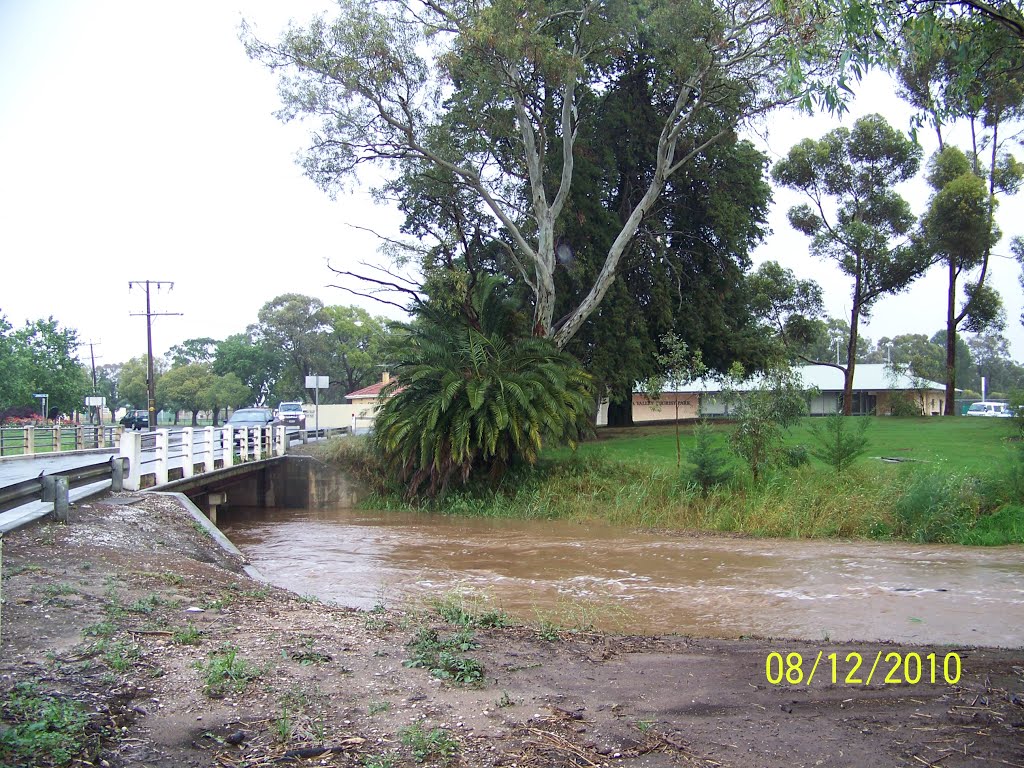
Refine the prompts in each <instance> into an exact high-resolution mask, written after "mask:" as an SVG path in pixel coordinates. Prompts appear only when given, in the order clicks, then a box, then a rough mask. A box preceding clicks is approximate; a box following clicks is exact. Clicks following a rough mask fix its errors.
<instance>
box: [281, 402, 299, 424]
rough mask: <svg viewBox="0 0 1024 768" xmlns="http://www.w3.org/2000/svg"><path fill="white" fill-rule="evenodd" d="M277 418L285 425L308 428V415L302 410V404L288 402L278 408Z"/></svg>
mask: <svg viewBox="0 0 1024 768" xmlns="http://www.w3.org/2000/svg"><path fill="white" fill-rule="evenodd" d="M277 418H278V420H279V421H281V422H282V423H284V424H288V425H291V424H294V425H297V426H298V427H299V429H305V428H306V414H305V412H304V411H303V410H302V403H299V402H286V403H281V404H280V405H278V406H277Z"/></svg>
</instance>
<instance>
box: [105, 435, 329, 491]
mask: <svg viewBox="0 0 1024 768" xmlns="http://www.w3.org/2000/svg"><path fill="white" fill-rule="evenodd" d="M348 431H349V430H348V427H343V428H341V429H321V430H320V432H319V433H317V432H315V431H314V430H309V431H307V430H299V429H295V428H294V427H286V426H283V425H277V426H271V427H249V428H244V427H243V428H240V429H233V428H232V427H196V428H193V427H183V428H174V429H157V430H155V431H154V432H132V431H126V432H124V433H123V434H122V435H121V456H127V457H128V459H129V471H128V475H127V476H126V477H125V479H124V487H125V489H126V490H130V491H137V490H139V489H140V488H142V487H143V485H144V483H143V478H144V477H150V476H151V477H152V478H153V480H152V482H146V483H145V486H146V487H150V486H153V485H164V484H165V483H167V482H169V480H170V476H171V473H172V472H174V474H175V475H176V477H175V479H179V477H180V478H186V477H192V476H194V475H196V474H198V473H203V472H213V471H214V470H215V469H225V468H227V467H231V466H233V465H235V464H238V463H242V462H247V461H259V460H260V459H268V458H270V457H272V456H283V455H284V454H285V453H287V452H288V447H289V445H291V444H292V443H293V442H302V443H305V442H306V441H307V440H309V439H317V438H318V437H327V436H330V435H331V434H342V433H346V432H348ZM179 469H180V470H181V472H180V475H179V474H178V473H177V472H176V471H175V470H179Z"/></svg>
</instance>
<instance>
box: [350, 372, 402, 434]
mask: <svg viewBox="0 0 1024 768" xmlns="http://www.w3.org/2000/svg"><path fill="white" fill-rule="evenodd" d="M390 381H391V375H390V374H389V373H387V371H385V372H384V374H383V375H382V376H381V379H380V381H378V382H377V383H376V384H371V385H370V386H368V387H363V388H362V389H357V390H356V391H355V392H349V393H348V394H347V395H345V397H346V398H347V399H348V400H350V401H351V402H352V431H353V432H356V431H358V430H360V429H365V428H367V427H369V426H372V422H373V420H374V419H375V418H376V417H377V411H379V410H380V409H381V406H383V405H384V402H385V401H386V400H387V398H384V397H381V395H380V391H381V390H382V389H384V387H385V386H386V385H387V384H388V383H389V382H390Z"/></svg>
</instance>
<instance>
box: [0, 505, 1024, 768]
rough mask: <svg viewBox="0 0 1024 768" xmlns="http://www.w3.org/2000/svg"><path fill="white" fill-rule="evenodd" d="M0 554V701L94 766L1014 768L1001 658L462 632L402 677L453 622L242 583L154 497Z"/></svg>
mask: <svg viewBox="0 0 1024 768" xmlns="http://www.w3.org/2000/svg"><path fill="white" fill-rule="evenodd" d="M3 556H4V561H3V577H4V580H3V600H4V605H3V635H2V641H0V692H2V695H3V696H4V697H5V698H7V697H8V695H9V693H10V691H11V690H12V688H13V687H14V685H15V684H17V683H22V682H33V683H34V685H35V687H36V690H37V691H38V692H40V695H45V696H47V697H50V696H52V697H57V698H60V699H63V700H65V701H77V702H80V704H81V706H82V708H83V709H84V710H85V711H87V712H88V713H90V714H89V739H88V742H87V744H86V746H87V747H88V748H89V750H90V751H89V754H88V760H89V762H90V763H92V764H94V765H108V766H168V767H169V766H212V765H216V766H243V765H244V766H269V765H288V764H304V765H338V766H369V765H377V766H387V765H390V766H413V765H442V764H447V765H462V766H491V765H494V766H501V765H508V766H512V765H516V766H563V765H564V766H579V765H609V766H616V765H621V766H670V765H686V766H693V765H702V766H719V765H723V766H737V767H738V766H800V765H836V766H903V765H906V766H920V765H923V764H929V765H931V764H936V763H938V764H940V765H942V766H945V767H946V768H949V767H950V766H968V765H970V766H977V765H986V764H988V765H1022V764H1024V761H1022V760H1021V757H1020V755H1021V752H1022V744H1024V659H1022V654H1021V652H1020V651H1018V650H998V649H985V648H971V647H969V646H960V645H955V646H943V647H932V646H929V645H927V644H925V643H924V642H920V643H915V644H913V645H909V646H895V645H879V644H876V643H837V642H834V641H825V640H824V639H823V640H821V641H819V642H801V641H786V640H727V639H704V640H695V639H689V638H686V637H669V636H664V637H623V636H606V635H601V634H597V633H569V632H562V633H555V634H551V633H550V632H544V633H540V632H537V631H534V630H531V629H525V628H509V629H479V628H477V629H472V630H471V632H472V639H471V640H469V641H468V642H464V643H463V645H469V646H474V645H475V646H476V647H469V648H462V647H461V646H460V647H459V648H458V649H456V651H455V653H456V654H457V655H460V656H465V657H467V658H472V659H474V660H476V661H477V662H478V663H479V664H481V665H482V667H483V682H482V684H481V685H480V686H479V687H475V688H463V687H458V686H454V685H451V684H449V683H446V682H442V681H440V680H438V679H437V678H434V677H432V676H431V674H430V672H429V670H428V669H425V668H413V667H409V666H406V665H405V664H403V662H405V661H407V660H409V659H410V658H412V657H413V656H414V654H415V653H417V651H416V650H415V649H414V648H413V647H411V646H410V642H411V641H413V640H415V639H417V638H419V639H420V640H421V641H422V639H423V638H424V637H428V636H430V633H431V632H433V633H434V635H433V636H434V637H435V638H437V639H438V640H440V641H444V640H446V639H447V638H450V637H451V636H453V635H454V634H456V632H457V631H458V630H459V629H460V628H458V627H452V626H448V625H445V624H444V623H443V622H441V621H440V620H439V619H438V618H437V617H436V616H434V615H430V614H428V613H426V612H423V611H416V610H411V609H410V610H391V609H389V610H385V611H381V612H369V611H354V610H349V609H344V608H338V607H332V606H330V605H327V604H323V603H319V602H311V601H309V600H308V599H304V598H302V597H300V596H299V595H297V594H295V593H293V592H288V591H285V590H281V589H278V588H275V587H272V586H269V585H266V584H261V583H259V582H256V581H253V580H251V579H249V578H248V577H246V576H245V575H244V574H243V573H242V572H241V566H242V563H240V562H239V561H238V560H236V559H234V558H232V557H230V556H228V555H226V554H225V553H224V552H223V551H221V550H220V549H219V548H218V547H216V546H215V545H214V544H213V541H212V539H210V538H209V536H208V535H207V534H206V533H204V532H203V531H202V530H201V529H200V528H199V527H198V526H196V525H195V522H194V520H193V518H192V517H191V516H190V515H189V514H188V513H187V512H186V511H185V509H184V508H183V507H182V506H181V504H180V503H179V502H178V501H177V500H175V499H172V498H169V497H162V496H157V495H146V496H143V497H141V498H139V497H120V498H114V497H112V498H109V499H107V500H105V501H101V502H93V503H89V504H86V505H82V506H80V507H77V508H75V509H73V511H72V514H71V518H70V523H69V524H68V525H66V526H63V525H62V526H58V525H52V524H46V525H40V526H35V527H32V528H28V529H24V530H20V531H16V532H14V533H13V534H11V535H9V536H7V537H5V538H4V550H3ZM1004 618H1005V620H1006V621H1007V622H1012V621H1013V617H1012V616H1006V617H1004ZM464 639H465V638H464ZM930 650H931V651H934V652H936V653H937V654H941V655H943V656H945V655H947V654H949V653H951V652H955V653H957V654H958V655H959V657H960V658H961V659H962V665H963V669H962V675H961V677H960V679H959V680H958V682H957V683H956V684H954V685H950V684H948V683H946V682H945V681H942V680H940V681H939V682H937V683H936V684H930V683H928V684H925V683H920V684H917V685H879V684H877V683H873V684H871V685H853V684H849V685H848V684H845V683H843V682H842V681H840V682H839V683H837V684H832V683H831V682H830V681H828V680H827V679H825V680H821V681H819V680H815V681H814V682H813V684H812V685H810V686H809V687H808V686H806V685H781V686H773V685H770V684H769V683H768V682H767V681H766V679H765V660H766V657H767V656H768V654H770V653H772V652H783V653H801V654H802V655H803V656H804V657H806V658H808V659H811V658H813V657H814V656H815V655H816V654H817V653H818V651H822V652H823V653H824V654H828V653H833V652H834V653H836V654H838V657H840V658H844V659H845V658H846V657H847V656H848V655H849V654H851V653H858V654H861V656H862V657H863V658H865V659H873V658H875V656H876V653H877V652H878V651H882V652H883V653H890V652H898V653H903V654H906V653H910V652H911V651H914V652H918V653H922V654H927V652H928V651H930ZM228 659H230V660H231V661H230V662H228V661H227V660H228ZM243 662H244V664H243ZM231 670H234V672H235V673H237V674H232V673H231ZM9 715H10V712H9V711H6V710H5V712H4V717H5V721H4V725H3V726H2V727H7V728H9V727H11V726H12V725H14V723H13V722H12V721H11V720H10V719H9ZM90 745H92V746H90ZM4 749H8V747H6V746H5V747H4ZM33 760H34V761H35V762H32V761H26V760H25V759H23V758H17V759H12V758H11V756H10V755H9V754H5V753H2V752H0V763H3V762H8V763H9V764H11V765H23V764H29V765H31V764H44V763H42V762H40V761H39V760H37V759H36V758H33ZM40 760H41V758H40ZM19 761H20V762H19ZM938 761H941V762H938Z"/></svg>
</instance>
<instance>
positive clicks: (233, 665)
mask: <svg viewBox="0 0 1024 768" xmlns="http://www.w3.org/2000/svg"><path fill="white" fill-rule="evenodd" d="M200 669H201V671H202V672H203V674H204V685H203V693H205V694H206V695H207V696H209V697H210V698H214V699H215V698H221V697H223V696H225V695H226V694H228V693H237V692H238V691H241V690H242V689H244V688H245V686H246V685H248V684H249V682H250V681H252V680H255V679H257V678H258V677H259V676H260V670H259V669H258V668H257V667H255V666H254V665H253V664H252V663H251V662H248V661H246V660H245V659H243V658H242V657H241V656H239V655H238V649H237V648H235V647H234V646H232V645H226V646H224V647H222V648H220V649H219V650H217V651H214V652H213V653H212V654H210V658H209V661H208V662H207V663H206V664H205V665H200Z"/></svg>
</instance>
